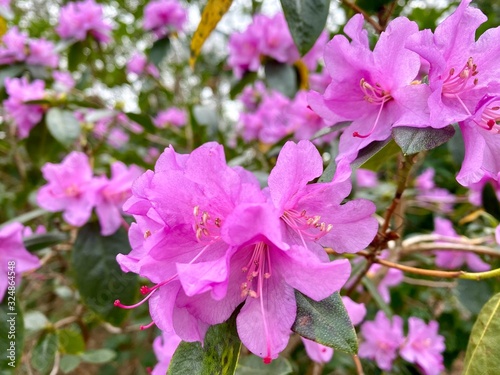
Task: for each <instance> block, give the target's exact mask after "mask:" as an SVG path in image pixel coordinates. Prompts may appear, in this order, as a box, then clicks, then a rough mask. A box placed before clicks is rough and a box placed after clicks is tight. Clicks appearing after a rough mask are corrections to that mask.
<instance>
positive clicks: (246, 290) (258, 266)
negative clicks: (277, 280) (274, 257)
mask: <svg viewBox="0 0 500 375" xmlns="http://www.w3.org/2000/svg"><path fill="white" fill-rule="evenodd" d="M241 271H243V272H244V273H246V274H247V278H246V280H245V281H244V282H243V283H242V284H241V296H242V297H246V296H250V297H253V298H259V297H260V296H261V295H262V283H263V282H264V279H269V278H270V277H271V261H270V258H269V248H268V246H267V245H266V244H265V243H264V242H259V243H258V244H257V245H255V247H254V248H253V253H252V256H251V257H250V261H249V262H248V264H247V265H246V266H245V267H243V268H242V269H241Z"/></svg>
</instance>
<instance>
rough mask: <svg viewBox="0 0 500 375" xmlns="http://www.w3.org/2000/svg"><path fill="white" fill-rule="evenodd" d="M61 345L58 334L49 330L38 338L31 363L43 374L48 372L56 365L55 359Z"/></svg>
mask: <svg viewBox="0 0 500 375" xmlns="http://www.w3.org/2000/svg"><path fill="white" fill-rule="evenodd" d="M58 347H59V342H58V339H57V335H56V334H55V333H54V332H47V333H45V334H43V335H42V336H40V338H39V339H38V341H37V343H36V345H35V348H34V349H33V353H32V355H31V365H32V366H33V368H35V369H36V370H38V371H40V372H41V373H42V374H46V373H48V372H49V371H50V370H51V369H52V366H53V365H54V359H55V356H56V353H57V349H58Z"/></svg>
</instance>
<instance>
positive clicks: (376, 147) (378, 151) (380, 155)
mask: <svg viewBox="0 0 500 375" xmlns="http://www.w3.org/2000/svg"><path fill="white" fill-rule="evenodd" d="M400 151H401V149H400V148H399V146H398V145H397V144H396V142H394V140H392V139H388V140H385V141H376V142H372V143H370V144H369V145H368V146H366V147H365V148H363V149H361V150H360V151H359V152H358V157H357V158H356V160H355V161H354V162H353V163H351V167H352V168H357V167H363V168H365V169H370V170H372V171H374V172H376V171H378V170H379V169H380V168H381V167H382V166H383V165H384V163H385V162H387V161H388V160H391V159H392V158H394V157H395V156H396V155H397V154H398V153H399V152H400Z"/></svg>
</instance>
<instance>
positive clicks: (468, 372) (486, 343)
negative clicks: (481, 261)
mask: <svg viewBox="0 0 500 375" xmlns="http://www.w3.org/2000/svg"><path fill="white" fill-rule="evenodd" d="M499 337H500V293H498V294H496V295H494V296H493V297H492V298H491V299H490V300H489V301H488V302H487V303H486V305H484V307H483V308H482V309H481V312H480V313H479V316H478V317H477V320H476V323H474V327H473V328H472V332H471V335H470V339H469V344H468V346H467V352H466V354H465V363H464V370H463V373H462V374H463V375H477V374H481V375H488V374H491V375H494V374H498V369H500V355H498V354H499V353H500V339H499Z"/></svg>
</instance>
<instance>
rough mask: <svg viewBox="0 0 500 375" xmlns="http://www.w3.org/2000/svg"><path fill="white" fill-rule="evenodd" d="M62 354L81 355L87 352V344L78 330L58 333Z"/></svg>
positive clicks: (65, 330) (66, 330) (69, 329)
mask: <svg viewBox="0 0 500 375" xmlns="http://www.w3.org/2000/svg"><path fill="white" fill-rule="evenodd" d="M57 334H58V335H59V347H60V349H61V353H65V354H81V353H83V352H84V351H85V342H84V341H83V337H82V335H81V333H80V332H78V331H77V330H76V329H71V328H65V329H61V330H59V331H58V332H57Z"/></svg>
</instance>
